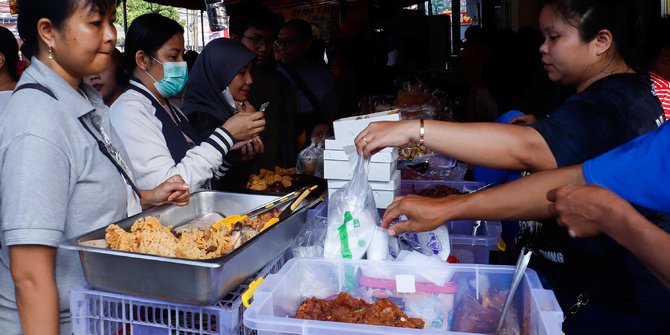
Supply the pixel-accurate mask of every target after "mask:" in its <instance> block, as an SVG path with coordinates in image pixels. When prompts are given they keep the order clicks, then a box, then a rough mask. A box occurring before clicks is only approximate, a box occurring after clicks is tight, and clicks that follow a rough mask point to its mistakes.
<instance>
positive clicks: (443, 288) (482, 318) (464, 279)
mask: <svg viewBox="0 0 670 335" xmlns="http://www.w3.org/2000/svg"><path fill="white" fill-rule="evenodd" d="M513 272H514V267H512V266H500V265H479V264H444V265H440V266H435V265H433V266H427V265H422V266H419V265H412V264H406V263H405V264H403V263H394V262H390V261H365V260H357V261H353V260H342V259H323V258H295V259H292V260H290V261H289V262H288V263H287V264H286V265H285V266H284V267H283V268H282V269H281V270H280V271H279V272H278V273H277V274H275V275H270V276H268V277H267V278H266V279H265V281H264V282H263V283H262V284H261V285H260V286H259V287H258V288H257V289H256V292H255V295H254V300H253V302H252V303H251V306H249V308H248V309H246V310H245V312H244V325H245V326H247V327H249V328H251V329H254V330H256V331H257V332H258V334H259V335H264V334H267V335H269V334H313V335H325V334H368V335H369V334H465V333H469V334H473V333H474V334H491V333H494V332H495V325H496V323H497V321H498V318H499V317H500V310H501V309H502V305H503V304H504V301H505V297H506V294H507V292H509V286H510V284H511V280H512V274H513ZM380 282H383V283H386V284H384V286H383V287H382V286H381V285H377V284H376V283H380ZM388 283H391V285H387V284H388ZM340 292H348V293H350V294H351V295H353V296H354V297H356V298H363V299H366V300H368V302H371V301H372V300H374V298H372V297H380V295H379V294H380V292H381V293H383V296H382V297H387V298H389V299H391V300H392V301H393V302H395V303H396V304H397V305H398V306H400V307H401V308H402V309H403V310H404V311H405V313H407V314H408V316H409V317H421V318H422V319H423V320H424V321H425V326H424V329H407V328H394V327H386V326H370V325H362V324H350V323H340V322H329V321H316V320H301V319H296V318H294V316H295V314H296V311H297V309H298V306H299V305H300V302H302V301H303V300H304V299H306V298H310V297H316V298H322V299H328V298H331V297H333V296H335V295H337V294H338V293H340ZM511 306H512V308H511V309H510V311H509V312H508V317H507V318H506V320H507V322H506V325H505V328H504V331H503V333H502V334H523V335H554V334H557V335H558V334H562V331H561V324H562V322H563V312H562V311H561V309H560V307H559V305H558V302H557V301H556V298H555V296H554V294H553V292H552V291H549V290H545V289H543V288H542V286H541V285H540V281H539V279H538V277H537V275H536V273H535V272H534V271H532V270H527V272H526V274H525V275H524V278H523V279H522V281H521V284H520V286H519V289H518V290H517V293H516V295H515V297H514V299H513V303H512V305H511Z"/></svg>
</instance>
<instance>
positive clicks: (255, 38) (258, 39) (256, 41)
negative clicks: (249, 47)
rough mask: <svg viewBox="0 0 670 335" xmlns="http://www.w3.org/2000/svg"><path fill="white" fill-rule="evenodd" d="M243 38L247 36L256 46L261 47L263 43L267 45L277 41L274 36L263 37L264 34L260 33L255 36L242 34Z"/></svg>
mask: <svg viewBox="0 0 670 335" xmlns="http://www.w3.org/2000/svg"><path fill="white" fill-rule="evenodd" d="M242 38H246V39H248V40H249V41H251V43H253V44H254V45H255V46H256V47H260V46H261V45H265V46H267V47H269V46H271V45H273V44H274V43H275V39H274V38H272V37H269V38H263V36H259V35H253V36H242Z"/></svg>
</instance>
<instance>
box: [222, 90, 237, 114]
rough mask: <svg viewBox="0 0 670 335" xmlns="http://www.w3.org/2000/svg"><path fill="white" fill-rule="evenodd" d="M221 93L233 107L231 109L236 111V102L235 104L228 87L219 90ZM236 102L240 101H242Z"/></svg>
mask: <svg viewBox="0 0 670 335" xmlns="http://www.w3.org/2000/svg"><path fill="white" fill-rule="evenodd" d="M221 94H223V98H224V99H225V100H226V102H227V103H228V105H230V107H233V109H234V110H235V111H237V104H235V98H233V94H232V93H230V88H228V87H226V89H225V90H223V91H221ZM238 102H239V103H242V101H238Z"/></svg>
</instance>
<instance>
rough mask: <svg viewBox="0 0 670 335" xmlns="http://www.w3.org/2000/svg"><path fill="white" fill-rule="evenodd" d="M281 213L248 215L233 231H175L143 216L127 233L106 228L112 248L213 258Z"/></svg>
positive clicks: (156, 219)
mask: <svg viewBox="0 0 670 335" xmlns="http://www.w3.org/2000/svg"><path fill="white" fill-rule="evenodd" d="M278 216H279V211H278V210H277V209H274V208H273V209H271V210H268V211H266V212H264V213H262V214H260V215H258V216H257V217H255V218H247V219H245V220H244V221H242V223H241V224H239V227H238V228H239V229H235V230H233V231H231V230H228V229H226V228H224V229H215V228H213V227H207V228H205V229H196V228H194V229H185V230H183V231H181V232H180V233H174V232H173V231H172V227H171V226H168V227H166V226H163V225H162V224H161V223H160V221H159V220H158V218H157V217H153V216H149V217H145V218H140V219H138V220H137V221H135V222H134V223H133V225H132V226H131V228H130V231H129V232H127V231H125V230H123V229H122V228H121V227H119V226H117V225H115V224H111V225H109V226H108V227H107V229H106V231H105V240H106V241H107V244H108V245H109V247H110V248H111V249H114V250H121V251H129V252H139V253H144V254H151V255H157V256H165V257H178V258H185V259H210V258H216V257H221V256H224V255H226V254H228V253H230V252H231V251H233V250H235V248H237V247H238V246H240V245H241V244H242V243H244V242H245V241H247V240H249V239H251V238H252V237H254V236H255V235H256V234H258V231H259V230H260V229H261V228H262V227H263V226H264V225H265V223H266V222H267V221H268V220H270V219H272V218H274V217H278Z"/></svg>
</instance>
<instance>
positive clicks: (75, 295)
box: [70, 250, 292, 335]
mask: <svg viewBox="0 0 670 335" xmlns="http://www.w3.org/2000/svg"><path fill="white" fill-rule="evenodd" d="M291 257H292V254H291V251H290V250H286V251H285V252H284V253H283V254H282V255H281V256H278V257H277V258H276V259H275V260H274V261H272V262H271V263H270V264H269V265H267V266H266V267H265V268H263V269H262V270H261V271H259V272H258V273H257V274H255V275H253V276H250V277H249V279H248V280H247V281H246V282H245V283H244V284H242V285H240V286H239V287H238V288H237V289H236V290H234V291H232V292H231V293H229V294H228V295H227V296H226V297H224V298H223V299H222V300H221V301H219V302H217V303H216V304H213V305H211V306H193V305H184V304H177V303H171V302H165V301H159V300H153V299H146V298H137V297H132V296H127V295H123V294H117V293H110V292H103V291H95V290H88V289H84V288H82V289H73V290H72V291H71V292H70V312H71V314H72V332H73V334H74V335H172V334H180V335H181V334H183V335H186V334H188V335H224V334H245V335H246V334H252V333H255V332H254V331H253V330H251V329H248V328H246V327H244V325H243V324H242V313H243V312H244V305H242V300H241V296H242V293H244V292H245V291H246V290H247V288H248V287H249V284H250V283H251V281H252V280H254V279H256V278H257V277H259V276H263V277H265V276H267V275H268V274H273V273H277V272H278V271H279V270H280V269H281V267H282V266H283V265H284V264H285V263H286V262H287V261H288V260H289V259H290V258H291ZM166 275H169V274H166Z"/></svg>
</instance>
